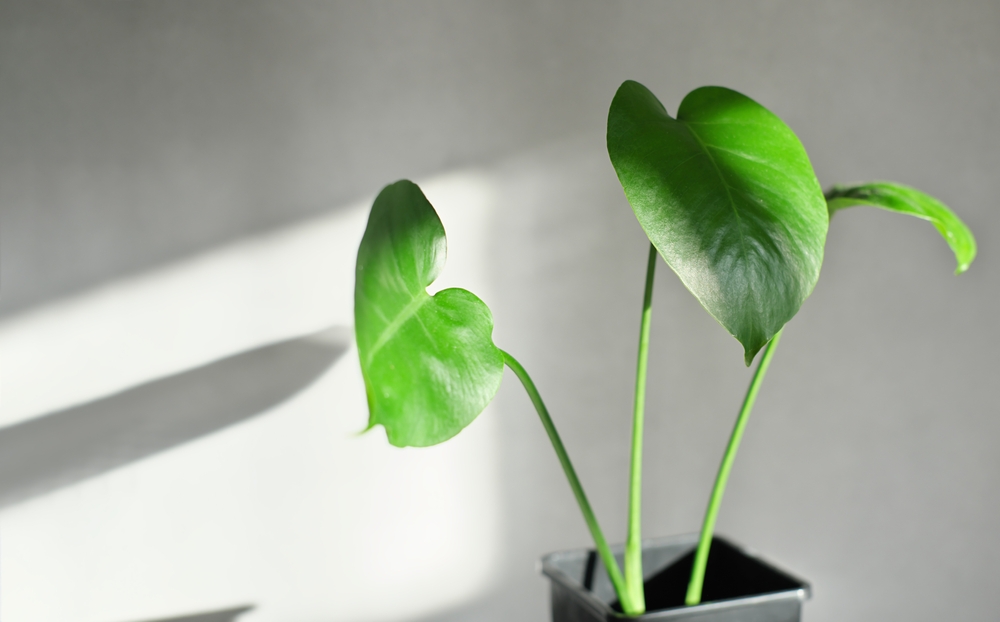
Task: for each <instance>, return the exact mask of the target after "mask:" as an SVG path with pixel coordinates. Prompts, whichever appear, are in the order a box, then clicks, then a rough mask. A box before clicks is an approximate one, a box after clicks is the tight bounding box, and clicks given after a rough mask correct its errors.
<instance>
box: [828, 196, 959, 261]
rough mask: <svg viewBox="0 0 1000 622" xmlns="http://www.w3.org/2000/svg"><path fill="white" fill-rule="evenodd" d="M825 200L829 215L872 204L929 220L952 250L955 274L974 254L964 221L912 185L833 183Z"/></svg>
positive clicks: (945, 206)
mask: <svg viewBox="0 0 1000 622" xmlns="http://www.w3.org/2000/svg"><path fill="white" fill-rule="evenodd" d="M826 201H827V207H828V208H829V210H830V216H831V217H832V216H833V213H834V212H836V211H837V210H839V209H843V208H845V207H851V206H852V205H873V206H875V207H881V208H882V209H887V210H890V211H893V212H899V213H900V214H909V215H910V216H916V217H917V218H923V219H924V220H929V221H930V222H931V224H933V225H934V227H935V228H936V229H937V230H938V232H940V233H941V236H942V237H944V239H945V241H946V242H948V246H950V247H951V250H952V252H954V253H955V261H956V262H957V263H958V266H957V267H956V268H955V274H961V273H963V272H965V271H966V270H968V269H969V266H971V265H972V260H973V259H975V258H976V239H975V238H974V237H972V232H971V231H969V228H968V227H966V226H965V223H964V222H962V221H961V220H959V218H958V216H956V215H955V214H954V212H952V211H951V210H950V209H948V206H947V205H945V204H944V203H942V202H941V201H938V200H937V199H935V198H934V197H932V196H931V195H929V194H925V193H923V192H921V191H919V190H917V189H915V188H910V187H909V186H903V185H901V184H894V183H892V182H888V181H874V182H871V183H867V184H857V185H853V186H834V187H833V188H831V189H830V190H829V191H828V192H827V193H826Z"/></svg>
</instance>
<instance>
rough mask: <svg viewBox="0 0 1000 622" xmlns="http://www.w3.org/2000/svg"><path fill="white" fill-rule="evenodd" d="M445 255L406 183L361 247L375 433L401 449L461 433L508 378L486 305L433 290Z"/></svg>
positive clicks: (428, 212)
mask: <svg viewBox="0 0 1000 622" xmlns="http://www.w3.org/2000/svg"><path fill="white" fill-rule="evenodd" d="M445 254H446V241H445V235H444V227H443V226H442V225H441V220H440V219H439V218H438V215H437V213H436V212H435V211H434V208H433V207H431V204H430V203H429V202H428V201H427V198H426V197H424V194H423V192H421V191H420V188H419V187H417V185H416V184H414V183H413V182H410V181H406V180H403V181H398V182H396V183H394V184H391V185H389V186H386V187H385V188H383V189H382V192H380V193H379V195H378V198H376V199H375V204H374V205H373V206H372V211H371V215H370V216H369V217H368V227H367V229H365V235H364V238H363V239H362V240H361V247H360V248H359V249H358V262H357V266H356V268H355V277H356V280H355V285H354V331H355V334H356V336H357V342H358V354H359V356H360V358H361V371H362V373H363V375H364V379H365V388H366V390H367V393H368V409H369V415H370V418H369V428H370V427H372V426H375V425H376V424H381V425H383V426H385V430H386V435H387V436H388V437H389V442H390V443H392V444H393V445H396V446H399V447H403V446H407V445H411V446H427V445H434V444H437V443H440V442H443V441H446V440H448V439H449V438H451V437H452V436H454V435H456V434H458V433H459V432H460V431H461V430H462V428H464V427H465V426H467V425H469V424H470V423H471V422H472V420H473V419H475V418H476V417H477V416H478V415H479V413H481V412H482V411H483V409H484V408H486V405H487V404H489V402H490V400H492V399H493V396H494V395H495V394H496V392H497V389H499V387H500V379H501V377H502V376H503V354H502V353H501V352H500V350H499V349H498V348H497V347H496V346H495V345H493V339H492V333H493V316H492V314H491V313H490V310H489V308H488V307H487V306H486V304H485V303H483V301H482V300H480V299H479V298H477V297H476V296H475V295H474V294H472V293H470V292H468V291H466V290H464V289H457V288H455V289H446V290H443V291H440V292H438V293H437V294H435V295H434V296H430V295H429V294H428V293H427V291H426V288H427V286H429V285H430V284H431V283H433V282H434V279H436V278H437V275H438V274H439V273H440V271H441V268H443V267H444V262H445Z"/></svg>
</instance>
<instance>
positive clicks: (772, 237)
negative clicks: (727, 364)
mask: <svg viewBox="0 0 1000 622" xmlns="http://www.w3.org/2000/svg"><path fill="white" fill-rule="evenodd" d="M608 153H609V155H610V156H611V162H612V164H614V167H615V170H616V171H617V173H618V179H619V180H620V181H621V184H622V187H623V188H624V190H625V196H626V197H628V200H629V203H631V204H632V209H633V211H634V212H635V215H636V217H637V218H638V219H639V223H640V224H641V225H642V228H643V229H645V231H646V235H647V236H649V239H650V241H651V242H652V243H653V245H654V246H656V249H657V250H658V251H659V253H660V255H661V256H662V257H663V259H664V260H665V261H666V262H667V264H668V265H669V266H670V267H671V268H672V269H673V270H674V272H676V273H677V275H678V276H679V277H680V279H681V281H682V282H683V283H684V285H685V286H686V287H687V288H688V289H689V290H690V291H691V293H692V294H694V295H695V297H696V298H697V299H698V300H699V301H700V302H701V304H702V306H703V307H705V309H706V310H707V311H708V312H709V313H711V314H712V316H713V317H715V319H716V320H718V321H719V323H720V324H722V325H723V326H724V327H725V328H726V330H728V331H729V332H730V333H732V334H733V336H734V337H736V339H738V340H739V341H740V343H742V344H743V348H744V352H745V360H746V364H747V365H750V362H751V361H752V360H753V357H754V355H756V354H757V352H758V351H759V350H760V349H761V348H762V347H764V345H765V344H766V343H767V342H768V340H770V339H771V337H772V336H773V335H774V334H775V333H777V332H778V331H779V330H780V329H781V327H782V326H783V325H784V324H785V322H787V321H788V320H790V319H791V318H792V316H794V315H795V313H796V312H798V310H799V307H800V306H801V305H802V303H803V301H805V299H806V297H808V296H809V294H810V293H811V292H812V290H813V287H814V286H815V285H816V280H817V279H818V278H819V271H820V266H821V265H822V263H823V245H824V243H825V242H826V230H827V226H828V223H829V218H828V216H827V211H826V202H825V201H824V198H823V191H822V189H821V188H820V185H819V182H818V181H817V180H816V174H815V173H814V172H813V169H812V165H811V164H810V163H809V157H808V156H807V155H806V151H805V149H804V148H803V147H802V144H801V143H800V142H799V140H798V138H796V136H795V134H794V133H793V132H792V130H791V129H789V127H788V126H787V125H785V124H784V123H783V122H782V121H781V119H779V118H778V117H777V116H775V115H774V114H773V113H771V112H769V111H768V110H767V109H766V108H764V107H763V106H761V105H760V104H758V103H757V102H755V101H753V100H752V99H750V98H748V97H746V96H744V95H741V94H739V93H737V92H736V91H732V90H729V89H725V88H721V87H715V86H708V87H702V88H700V89H696V90H694V91H692V92H690V93H689V94H688V95H687V97H685V98H684V101H682V102H681V105H680V109H679V110H678V112H677V118H676V119H674V118H672V117H671V116H670V115H668V114H667V111H666V109H664V107H663V104H661V103H660V102H659V100H657V99H656V96H655V95H653V94H652V93H651V92H650V91H649V90H648V89H647V88H646V87H644V86H642V85H641V84H639V83H638V82H632V81H627V82H625V83H624V84H622V85H621V87H620V88H619V89H618V92H617V93H616V94H615V98H614V101H613V102H612V103H611V110H610V112H609V113H608Z"/></svg>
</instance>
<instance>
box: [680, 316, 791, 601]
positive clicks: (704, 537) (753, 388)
mask: <svg viewBox="0 0 1000 622" xmlns="http://www.w3.org/2000/svg"><path fill="white" fill-rule="evenodd" d="M782 330H784V329H782ZM780 339H781V331H780V330H779V331H778V332H777V333H775V335H774V337H772V338H771V342H770V343H768V344H767V347H766V348H765V349H764V354H763V356H762V357H761V359H760V363H759V364H758V365H757V371H756V372H754V375H753V380H751V381H750V387H749V388H748V389H747V394H746V397H745V398H743V407H742V408H741V409H740V414H739V416H738V417H737V418H736V425H735V426H734V427H733V434H732V436H730V437H729V445H728V446H727V447H726V453H725V455H724V456H722V464H721V465H720V466H719V474H718V475H717V476H716V477H715V487H714V488H712V497H711V499H710V500H709V502H708V510H707V511H706V512H705V522H704V523H703V524H702V526H701V538H699V539H698V551H697V552H696V553H695V556H694V566H693V567H692V568H691V581H690V582H689V583H688V590H687V596H686V597H685V598H684V603H685V604H686V605H697V604H698V603H700V602H701V590H702V587H703V586H704V584H705V566H706V565H707V564H708V551H709V549H710V548H711V546H712V533H713V532H714V531H715V519H716V518H717V517H718V516H719V505H721V503H722V495H723V493H725V492H726V482H727V481H728V480H729V471H730V470H732V468H733V461H734V460H735V459H736V450H737V449H739V447H740V441H741V440H742V439H743V430H744V429H745V428H746V426H747V419H749V418H750V411H751V410H753V403H754V401H756V400H757V392H758V391H760V385H761V383H762V382H763V381H764V375H765V374H766V373H767V367H768V365H770V364H771V357H772V356H774V349H775V348H776V347H777V346H778V341H779V340H780Z"/></svg>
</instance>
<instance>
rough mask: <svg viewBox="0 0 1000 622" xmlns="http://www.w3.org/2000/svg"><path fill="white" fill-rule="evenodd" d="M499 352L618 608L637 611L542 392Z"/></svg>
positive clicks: (630, 611)
mask: <svg viewBox="0 0 1000 622" xmlns="http://www.w3.org/2000/svg"><path fill="white" fill-rule="evenodd" d="M501 352H502V353H503V360H504V363H506V365H507V367H510V369H511V371H513V372H514V374H515V375H516V376H517V378H518V379H519V380H520V381H521V384H522V385H524V390H525V391H527V393H528V397H529V398H531V403H532V404H533V405H534V406H535V410H536V411H538V416H539V418H540V419H541V420H542V426H544V427H545V432H546V434H548V435H549V440H550V441H551V442H552V448H553V449H555V451H556V456H557V457H558V458H559V464H561V465H562V468H563V472H564V473H566V479H568V480H569V486H570V488H572V489H573V496H574V497H576V502H577V503H578V504H579V505H580V511H581V512H582V513H583V519H584V521H586V523H587V528H588V529H590V535H591V537H592V538H593V539H594V544H595V545H596V547H597V554H598V555H600V557H601V561H602V562H603V563H604V567H605V568H606V569H607V571H608V576H609V577H610V579H611V584H612V585H613V586H614V588H615V593H616V594H617V595H618V600H619V601H620V602H621V604H622V609H623V610H624V611H625V613H626V614H628V615H638V614H636V613H634V611H635V604H634V603H633V602H632V600H631V599H630V598H629V594H628V593H627V592H626V591H625V579H624V577H623V576H622V571H621V569H620V568H619V567H618V561H617V560H616V559H615V556H614V554H612V553H611V547H609V546H608V541H607V540H606V539H605V538H604V533H603V532H602V531H601V526H600V525H599V524H598V523H597V517H596V516H595V515H594V511H593V510H592V509H591V508H590V502H589V501H587V495H586V493H584V492H583V486H582V485H581V484H580V479H579V478H578V477H577V476H576V470H575V469H574V468H573V463H572V462H570V459H569V454H567V453H566V448H565V447H564V446H563V443H562V439H560V438H559V433H558V432H557V431H556V426H555V424H554V423H552V417H550V416H549V411H548V409H546V408H545V404H544V403H543V402H542V396H541V395H539V393H538V389H536V388H535V383H534V382H532V381H531V377H530V376H528V372H527V371H525V370H524V367H522V366H521V364H520V363H518V362H517V359H515V358H514V357H513V356H511V355H510V354H508V353H507V352H504V351H503V350H501Z"/></svg>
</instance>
